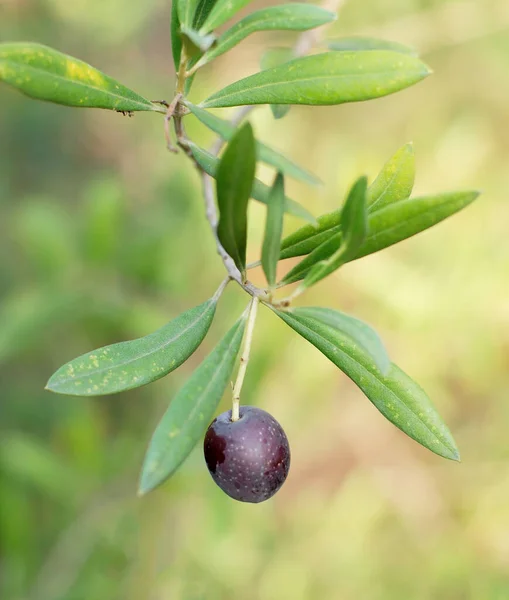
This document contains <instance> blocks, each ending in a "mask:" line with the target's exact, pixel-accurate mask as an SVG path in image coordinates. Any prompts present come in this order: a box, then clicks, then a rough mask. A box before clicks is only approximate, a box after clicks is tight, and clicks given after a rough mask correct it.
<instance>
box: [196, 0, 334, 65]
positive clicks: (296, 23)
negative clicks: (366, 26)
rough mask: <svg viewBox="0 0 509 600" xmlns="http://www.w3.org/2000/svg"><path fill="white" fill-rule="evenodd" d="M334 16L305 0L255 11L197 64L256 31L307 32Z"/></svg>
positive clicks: (201, 63) (219, 41) (232, 29)
mask: <svg viewBox="0 0 509 600" xmlns="http://www.w3.org/2000/svg"><path fill="white" fill-rule="evenodd" d="M335 19H336V15H335V13H332V12H330V11H328V10H324V9H323V8H320V7H319V6H312V5H309V4H304V3H295V2H294V3H287V4H282V5H281V6H270V7H269V8H263V9H261V10H257V11H255V12H253V13H251V14H250V15H248V16H247V17H244V18H243V19H241V20H240V21H238V22H237V23H235V25H233V26H232V27H231V28H230V29H228V30H227V31H225V32H224V33H223V34H222V35H221V36H220V37H219V38H218V40H217V43H216V44H215V45H214V47H213V48H211V49H210V50H208V51H207V52H206V53H205V54H204V55H203V56H202V57H201V58H200V60H199V62H198V66H200V67H201V66H203V65H205V64H207V63H209V62H211V61H212V60H214V59H215V58H217V57H218V56H221V54H224V53H225V52H228V50H231V49H232V48H233V47H234V46H236V45H237V44H238V43H240V42H241V41H242V40H243V39H245V38H246V37H248V36H249V35H251V34H252V33H255V32H257V31H271V30H291V31H306V30H308V29H313V28H315V27H319V26H320V25H325V23H330V22H331V21H334V20H335Z"/></svg>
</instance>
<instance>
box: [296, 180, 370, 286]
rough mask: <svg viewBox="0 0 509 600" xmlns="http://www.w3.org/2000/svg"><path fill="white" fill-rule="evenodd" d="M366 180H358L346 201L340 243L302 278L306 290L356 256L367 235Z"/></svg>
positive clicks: (342, 215) (342, 216)
mask: <svg viewBox="0 0 509 600" xmlns="http://www.w3.org/2000/svg"><path fill="white" fill-rule="evenodd" d="M366 191H367V178H366V177H361V178H360V179H358V180H357V181H356V182H355V183H354V185H353V186H352V189H351V190H350V193H349V194H348V198H347V199H346V202H345V206H344V208H343V211H342V214H341V231H342V235H341V243H340V245H339V248H338V249H337V250H336V251H335V252H334V253H333V254H332V255H331V256H330V258H328V259H326V260H323V261H320V262H319V263H317V264H316V265H314V266H313V267H312V268H311V270H310V271H309V273H308V274H307V275H306V277H305V278H304V282H303V287H305V288H307V287H310V286H311V285H314V284H315V283H318V282H319V281H321V280H322V279H323V278H324V277H327V275H330V274H331V273H333V272H334V271H336V270H337V269H339V268H340V267H341V266H342V265H344V264H345V263H347V262H348V261H349V260H352V258H353V257H354V256H355V255H356V254H357V252H358V250H359V248H360V247H361V246H362V244H363V242H364V240H365V239H366V236H367V233H368V213H367V207H366Z"/></svg>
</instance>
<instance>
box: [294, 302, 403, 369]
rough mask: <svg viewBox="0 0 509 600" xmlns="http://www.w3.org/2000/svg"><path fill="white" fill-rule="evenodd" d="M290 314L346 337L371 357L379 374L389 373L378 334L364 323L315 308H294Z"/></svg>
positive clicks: (387, 356)
mask: <svg viewBox="0 0 509 600" xmlns="http://www.w3.org/2000/svg"><path fill="white" fill-rule="evenodd" d="M291 314H292V315H293V316H294V317H296V318H300V317H306V318H311V319H315V320H317V321H320V322H321V323H323V324H324V325H327V326H329V327H332V329H337V330H338V331H339V332H341V333H342V334H344V335H347V336H348V337H349V338H350V339H351V340H352V341H353V342H355V343H356V344H357V345H358V346H359V347H360V348H361V350H363V352H365V353H366V354H368V355H369V356H370V357H371V360H372V361H373V362H374V363H375V366H376V368H377V369H378V370H379V371H380V373H382V374H383V375H387V373H388V372H389V368H390V366H391V361H390V359H389V355H388V354H387V350H386V349H385V346H384V345H383V342H382V340H381V339H380V336H379V335H378V333H377V332H376V331H375V330H374V329H373V328H372V327H370V326H369V325H368V324H367V323H364V321H361V320H360V319H356V318H355V317H351V316H350V315H346V314H345V313H343V312H340V311H339V310H333V309H332V308H321V307H315V306H306V307H301V308H294V309H292V310H291Z"/></svg>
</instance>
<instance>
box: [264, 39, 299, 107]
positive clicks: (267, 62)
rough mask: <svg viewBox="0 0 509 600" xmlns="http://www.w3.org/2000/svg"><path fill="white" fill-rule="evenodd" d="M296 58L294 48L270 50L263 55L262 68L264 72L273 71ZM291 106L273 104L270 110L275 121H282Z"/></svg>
mask: <svg viewBox="0 0 509 600" xmlns="http://www.w3.org/2000/svg"><path fill="white" fill-rule="evenodd" d="M293 58H295V54H294V52H293V49H292V48H269V49H268V50H266V51H265V52H264V53H263V54H262V58H261V60H260V67H261V68H262V70H265V69H272V67H277V66H278V65H282V64H284V63H286V62H288V61H290V60H292V59H293ZM290 108H291V107H290V105H289V104H271V105H270V110H271V111H272V114H273V116H274V119H282V118H283V117H284V116H286V115H287V114H288V111H289V110H290Z"/></svg>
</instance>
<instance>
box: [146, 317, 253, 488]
mask: <svg viewBox="0 0 509 600" xmlns="http://www.w3.org/2000/svg"><path fill="white" fill-rule="evenodd" d="M245 323H246V314H244V315H243V316H242V317H241V319H240V320H239V321H238V322H237V323H236V324H235V325H234V326H233V327H232V328H231V329H230V331H229V332H228V333H227V334H226V335H225V336H224V338H223V339H222V340H221V342H219V344H218V345H217V346H216V347H215V348H214V350H213V351H212V352H211V353H210V354H209V356H207V358H206V359H205V360H204V361H203V362H202V364H201V365H200V366H199V367H198V368H197V369H196V371H195V372H194V373H193V374H192V376H191V378H190V379H189V380H188V381H187V382H186V383H185V385H184V387H182V388H181V389H180V391H179V392H178V394H177V395H176V396H175V398H173V400H172V401H171V403H170V406H169V407H168V410H167V411H166V413H165V414H164V415H163V418H162V419H161V421H160V423H159V425H158V426H157V428H156V430H155V432H154V435H153V436H152V439H151V440H150V444H149V447H148V450H147V454H146V456H145V460H144V462H143V469H142V473H141V480H140V487H139V493H140V495H141V494H146V493H147V492H150V491H151V490H153V489H154V488H155V487H157V486H158V485H160V484H161V483H163V481H165V480H166V479H168V477H170V476H171V475H172V474H173V473H174V472H175V470H176V469H177V468H178V467H179V466H180V465H181V464H182V462H183V461H184V460H185V459H186V458H187V456H188V455H189V453H190V452H191V450H192V449H193V448H194V446H195V445H196V443H197V442H198V440H200V438H201V437H202V436H203V433H204V431H205V429H206V428H207V427H208V425H209V424H210V421H211V420H212V417H213V416H214V413H215V411H216V409H217V405H218V404H219V402H220V400H221V398H222V396H223V394H224V390H225V388H226V386H227V385H228V382H229V381H230V379H231V374H232V371H233V367H234V366H235V360H236V358H237V355H238V353H239V350H240V344H241V342H242V336H243V334H244V328H245Z"/></svg>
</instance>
